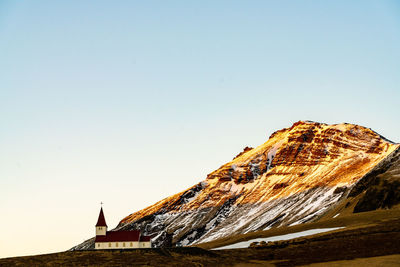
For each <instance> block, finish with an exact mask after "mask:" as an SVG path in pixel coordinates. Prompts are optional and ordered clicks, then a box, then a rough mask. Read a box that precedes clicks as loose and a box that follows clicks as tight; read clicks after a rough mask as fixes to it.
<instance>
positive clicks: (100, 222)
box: [96, 208, 107, 227]
mask: <svg viewBox="0 0 400 267" xmlns="http://www.w3.org/2000/svg"><path fill="white" fill-rule="evenodd" d="M96 226H106V227H107V224H106V219H105V218H104V213H103V208H101V209H100V214H99V219H97V223H96Z"/></svg>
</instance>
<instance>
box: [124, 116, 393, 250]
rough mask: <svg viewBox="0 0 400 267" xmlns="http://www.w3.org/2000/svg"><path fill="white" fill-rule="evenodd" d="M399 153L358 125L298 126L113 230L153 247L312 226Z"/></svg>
mask: <svg viewBox="0 0 400 267" xmlns="http://www.w3.org/2000/svg"><path fill="white" fill-rule="evenodd" d="M398 149H399V145H396V144H393V143H391V142H389V141H388V140H386V139H385V138H383V137H382V136H380V135H379V134H377V133H376V132H374V131H372V130H371V129H368V128H365V127H362V126H358V125H354V124H347V123H341V124H332V125H329V124H325V123H318V122H312V121H298V122H296V123H294V124H293V125H292V126H291V127H290V128H284V129H282V130H279V131H276V132H275V133H273V134H272V135H271V136H270V138H269V139H268V140H267V141H266V142H265V143H264V144H261V145H259V146H258V147H255V148H245V149H244V150H243V152H241V153H239V154H238V155H237V156H236V157H235V158H234V159H233V160H232V161H230V162H228V163H226V164H224V165H222V166H221V167H220V168H218V169H217V170H215V171H213V172H211V173H210V174H208V175H207V177H206V179H205V180H204V181H202V182H200V183H198V184H196V185H194V186H193V187H191V188H189V189H187V190H185V191H183V192H181V193H178V194H175V195H173V196H170V197H168V198H166V199H164V200H161V201H159V202H157V203H155V204H154V205H152V206H150V207H147V208H145V209H143V210H141V211H138V212H135V213H133V214H130V215H129V216H127V217H125V218H124V219H123V220H122V221H121V222H120V224H119V226H118V227H117V229H127V230H129V229H137V228H140V229H146V231H145V233H144V234H146V235H153V236H154V238H153V239H152V240H153V244H155V246H168V245H174V244H175V245H179V246H186V245H190V244H195V243H201V242H208V241H211V240H215V239H218V238H222V237H227V236H230V235H234V234H240V233H247V232H251V231H258V230H265V229H268V228H270V227H272V226H284V225H294V224H299V223H304V222H307V221H310V220H315V219H316V218H319V217H321V216H322V215H323V214H324V213H325V212H326V211H328V210H329V209H331V208H332V207H333V206H334V205H335V204H337V202H338V201H339V200H341V199H343V198H344V197H345V196H347V194H348V192H349V191H350V189H351V188H352V187H353V186H354V185H356V184H357V182H358V181H360V180H361V179H362V178H363V177H364V176H365V175H367V174H368V173H369V172H370V171H371V170H373V169H374V168H375V167H376V166H377V165H378V164H379V163H381V162H382V161H383V160H384V159H386V158H387V157H388V156H389V155H391V154H392V153H393V152H394V151H396V150H398ZM188 175H190V174H188Z"/></svg>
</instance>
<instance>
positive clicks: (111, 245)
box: [95, 242, 151, 249]
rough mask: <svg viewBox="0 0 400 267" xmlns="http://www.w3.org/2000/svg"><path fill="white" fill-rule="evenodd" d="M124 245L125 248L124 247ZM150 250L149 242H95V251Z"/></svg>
mask: <svg viewBox="0 0 400 267" xmlns="http://www.w3.org/2000/svg"><path fill="white" fill-rule="evenodd" d="M124 244H125V246H124ZM129 248H151V242H97V243H95V249H129Z"/></svg>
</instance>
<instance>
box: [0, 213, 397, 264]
mask: <svg viewBox="0 0 400 267" xmlns="http://www.w3.org/2000/svg"><path fill="white" fill-rule="evenodd" d="M343 225H345V226H347V228H345V229H342V230H338V231H335V232H330V233H323V234H318V235H314V236H309V237H302V238H297V239H293V240H291V241H282V242H275V243H273V244H269V245H268V246H267V247H263V248H245V249H234V250H218V251H209V250H204V249H201V248H196V247H184V248H169V249H136V250H129V251H69V252H60V253H54V254H46V255H38V256H27V257H15V258H6V259H0V266H45V265H46V266H61V265H62V266H171V265H172V266H235V265H236V266H256V265H258V264H261V265H263V266H268V265H270V266H274V265H276V266H293V265H306V264H312V263H321V262H324V264H325V263H326V262H331V263H332V264H338V263H335V262H336V261H346V262H349V261H350V262H349V263H352V264H353V263H357V262H360V264H362V263H363V262H365V260H367V261H368V262H369V259H368V257H378V258H371V262H374V263H375V264H378V265H379V264H380V263H382V264H383V263H386V264H390V263H391V262H393V261H394V260H395V259H398V258H399V255H400V209H392V210H379V211H373V212H365V213H359V214H354V216H353V217H352V216H343V217H341V218H340V217H337V218H335V219H330V220H326V221H325V222H317V223H312V224H307V225H298V226H293V227H290V229H289V227H288V228H286V230H284V229H275V230H274V232H272V231H266V232H265V235H266V236H267V235H276V234H283V233H284V232H285V231H286V233H288V232H292V231H302V230H306V229H311V228H318V227H333V226H343ZM289 230H290V231H289ZM278 231H279V232H278ZM267 232H268V233H267ZM385 255H397V256H392V257H391V258H387V257H380V256H385ZM357 258H358V259H357Z"/></svg>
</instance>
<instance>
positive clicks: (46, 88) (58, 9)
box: [0, 0, 400, 257]
mask: <svg viewBox="0 0 400 267" xmlns="http://www.w3.org/2000/svg"><path fill="white" fill-rule="evenodd" d="M399 100H400V3H399V2H398V1H383V0H382V1H347V0H346V1H223V0H221V1H174V0H170V1H161V0H160V1H152V0H149V1H41V0H39V1H25V0H21V1H7V0H3V1H0V181H1V183H0V214H1V216H0V230H1V232H2V234H1V235H0V257H10V256H21V255H33V254H42V253H51V252H57V251H64V250H67V249H69V248H71V247H72V246H74V245H77V244H79V243H81V242H82V241H84V240H86V239H88V238H90V237H92V236H94V233H95V228H94V225H95V223H96V221H97V217H98V214H99V209H100V202H101V201H102V202H104V203H105V204H104V205H103V208H104V213H105V217H106V221H107V224H108V226H109V228H114V227H115V226H116V225H117V224H118V222H119V221H120V220H121V219H122V218H124V217H125V216H127V215H129V214H131V213H133V212H135V211H138V210H140V209H142V208H145V207H147V206H149V205H151V204H153V203H155V202H156V201H158V200H161V199H163V198H165V197H167V196H169V195H172V194H174V193H178V192H180V191H183V190H185V189H186V188H188V187H190V186H192V185H194V184H196V183H198V182H200V181H202V180H204V179H205V178H206V175H207V174H208V173H210V172H212V171H213V170H215V169H217V168H218V167H219V166H221V165H222V164H224V163H225V162H228V161H230V160H231V159H232V158H233V157H234V156H235V155H236V154H238V153H239V152H240V151H242V150H243V148H244V147H245V146H253V147H255V146H258V145H260V144H262V143H264V142H265V141H267V139H268V137H269V135H270V134H271V133H272V132H274V131H276V130H279V129H281V128H284V127H290V126H291V124H293V123H294V122H296V121H299V120H313V121H318V122H325V123H342V122H349V123H355V124H359V125H362V126H366V127H369V128H372V129H373V130H375V131H377V132H378V133H380V134H382V135H383V136H385V137H386V138H388V139H390V140H392V141H394V142H400V119H399V118H400V116H399V115H400V105H399V103H400V101H399Z"/></svg>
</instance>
